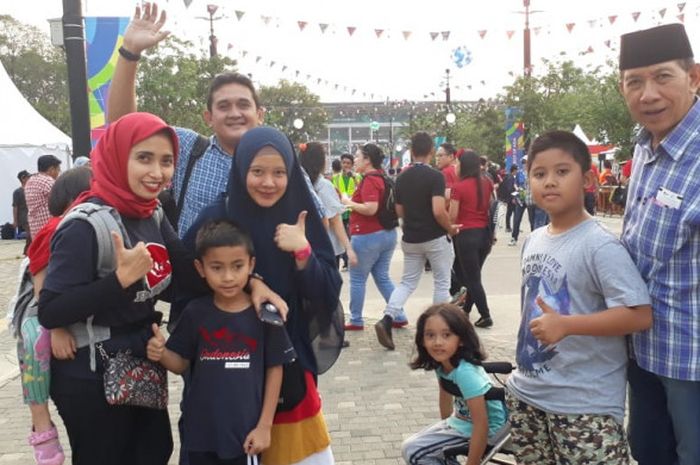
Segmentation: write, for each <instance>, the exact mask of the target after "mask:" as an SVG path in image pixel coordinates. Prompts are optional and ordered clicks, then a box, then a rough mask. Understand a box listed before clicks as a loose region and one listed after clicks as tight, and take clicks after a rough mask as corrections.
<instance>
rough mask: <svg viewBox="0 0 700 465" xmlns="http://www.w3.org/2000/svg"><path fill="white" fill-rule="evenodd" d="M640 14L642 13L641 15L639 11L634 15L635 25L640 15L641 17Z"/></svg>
mask: <svg viewBox="0 0 700 465" xmlns="http://www.w3.org/2000/svg"><path fill="white" fill-rule="evenodd" d="M640 14H641V13H640V12H639V11H635V12H634V13H632V19H633V20H634V22H635V23H636V22H637V20H638V19H639V15H640Z"/></svg>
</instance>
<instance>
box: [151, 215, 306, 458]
mask: <svg viewBox="0 0 700 465" xmlns="http://www.w3.org/2000/svg"><path fill="white" fill-rule="evenodd" d="M196 250H197V260H195V266H196V267H197V270H198V271H199V273H200V275H202V277H203V278H204V279H206V281H207V284H209V287H211V289H212V290H213V291H214V294H213V295H209V296H206V297H202V298H199V299H196V300H193V301H192V302H190V303H189V304H188V306H187V307H186V308H185V310H184V312H183V314H182V316H181V317H180V320H179V321H178V323H177V326H176V328H175V330H174V331H173V334H172V335H171V336H170V339H169V340H168V341H167V344H166V343H165V338H164V337H163V336H162V335H161V334H160V330H159V329H158V326H157V325H154V326H153V332H154V336H153V337H152V338H151V339H150V341H149V342H148V357H149V359H151V360H153V361H159V362H160V363H161V364H162V365H163V366H164V367H166V368H167V369H168V370H170V371H172V372H174V373H178V374H180V373H182V372H183V371H185V370H186V369H187V368H189V369H190V370H191V380H190V386H189V390H188V392H187V396H186V398H185V401H184V402H185V408H184V411H185V412H187V414H186V415H185V417H184V418H185V420H184V422H185V423H184V431H185V435H184V438H185V443H184V444H182V445H181V447H183V448H184V449H185V450H186V451H187V455H188V457H189V463H190V465H201V464H222V465H223V464H226V465H229V464H232V465H233V464H235V465H237V464H239V463H240V464H245V463H246V455H256V454H259V453H261V452H262V451H263V450H265V449H266V448H268V447H269V446H270V431H271V428H272V420H273V417H274V414H275V409H276V407H277V402H278V399H279V393H280V387H281V385H282V365H283V364H285V363H288V362H291V361H292V360H294V358H295V356H296V354H295V352H294V348H293V347H292V344H291V342H290V340H289V337H288V335H287V333H286V331H285V329H284V327H283V326H274V325H270V324H265V323H263V322H262V321H260V319H259V318H258V315H257V314H256V312H255V309H254V308H253V305H252V302H251V300H250V296H249V295H248V294H247V293H246V292H244V288H245V286H246V284H247V282H248V277H249V275H250V274H251V273H252V271H253V267H254V266H255V258H254V251H253V243H252V241H251V240H250V237H249V236H248V235H246V234H244V233H243V232H242V231H240V230H239V229H238V228H237V227H236V226H234V225H233V224H231V223H230V222H227V221H212V222H209V223H207V224H205V225H204V226H202V228H201V229H200V230H199V232H198V233H197V239H196Z"/></svg>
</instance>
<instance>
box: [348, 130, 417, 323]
mask: <svg viewBox="0 0 700 465" xmlns="http://www.w3.org/2000/svg"><path fill="white" fill-rule="evenodd" d="M383 161H384V154H383V153H382V150H381V149H380V148H379V147H377V146H376V145H375V144H371V143H370V144H366V145H364V146H362V147H361V148H360V149H358V150H357V153H356V154H355V170H356V171H357V172H358V173H360V174H361V175H362V181H361V182H360V185H359V186H357V190H355V193H354V194H353V195H352V199H346V198H344V199H343V203H344V204H345V205H347V206H348V207H350V210H351V213H350V234H351V237H352V240H351V243H352V248H353V250H355V254H356V255H357V265H355V266H353V265H350V323H349V324H347V325H345V329H346V330H349V331H359V330H363V329H364V320H363V318H362V307H363V306H364V303H365V289H366V286H367V278H368V277H369V274H370V273H372V277H373V278H374V283H375V284H376V285H377V288H378V289H379V292H380V293H381V294H382V297H384V301H385V302H387V303H388V302H389V298H391V293H392V292H394V283H393V282H392V281H391V278H390V277H389V264H390V263H391V257H392V255H394V249H395V248H396V239H397V233H396V228H394V229H384V228H383V227H382V225H381V224H380V223H379V219H378V218H377V213H378V211H379V202H380V201H381V200H382V198H383V196H384V179H383V178H382V176H379V175H381V174H383V173H384V171H383V170H382V163H383ZM401 313H402V316H403V318H399V320H405V315H403V310H402V311H401Z"/></svg>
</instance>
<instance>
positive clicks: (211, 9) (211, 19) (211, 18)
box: [207, 4, 219, 58]
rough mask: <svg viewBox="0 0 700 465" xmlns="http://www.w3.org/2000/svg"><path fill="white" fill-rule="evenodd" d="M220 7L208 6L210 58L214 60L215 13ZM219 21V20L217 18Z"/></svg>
mask: <svg viewBox="0 0 700 465" xmlns="http://www.w3.org/2000/svg"><path fill="white" fill-rule="evenodd" d="M218 9H219V7H218V6H216V5H211V4H209V5H207V11H208V12H209V57H210V58H214V57H215V56H216V41H217V39H216V36H215V35H214V13H216V10H218ZM217 19H219V18H217Z"/></svg>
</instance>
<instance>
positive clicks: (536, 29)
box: [533, 26, 542, 36]
mask: <svg viewBox="0 0 700 465" xmlns="http://www.w3.org/2000/svg"><path fill="white" fill-rule="evenodd" d="M533 30H534V31H535V35H536V36H538V35H540V31H541V30H542V27H541V26H537V27H536V28H534V29H533Z"/></svg>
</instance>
